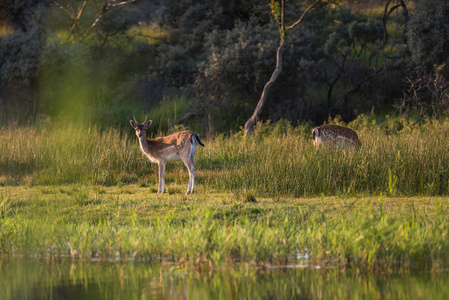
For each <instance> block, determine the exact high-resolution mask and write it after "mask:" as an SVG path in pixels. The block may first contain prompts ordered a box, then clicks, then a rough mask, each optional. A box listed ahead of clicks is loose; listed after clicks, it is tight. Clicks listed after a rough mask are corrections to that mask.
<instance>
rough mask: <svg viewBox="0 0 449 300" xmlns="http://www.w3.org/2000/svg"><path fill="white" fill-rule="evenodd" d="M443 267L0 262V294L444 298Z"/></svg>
mask: <svg viewBox="0 0 449 300" xmlns="http://www.w3.org/2000/svg"><path fill="white" fill-rule="evenodd" d="M447 282H449V274H448V273H447V272H439V273H430V272H421V273H413V274H405V275H404V274H403V275H390V276H360V275H354V274H352V275H351V274H347V273H341V272H338V271H337V270H324V269H312V268H292V267H280V268H270V269H265V270H260V269H256V268H253V267H248V266H245V267H232V268H231V267H228V268H226V267H221V268H220V269H218V270H217V269H215V270H213V271H201V272H199V271H197V270H193V269H189V270H185V269H177V268H176V267H175V266H174V265H164V266H161V264H149V263H143V262H141V263H139V262H128V263H123V262H81V261H71V260H69V259H66V260H65V259H59V260H47V261H46V260H43V259H12V260H1V259H0V299H2V300H4V299H5V300H9V299H26V300H31V299H32V300H34V299H96V300H98V299H449V289H448V288H447Z"/></svg>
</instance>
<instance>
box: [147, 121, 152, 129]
mask: <svg viewBox="0 0 449 300" xmlns="http://www.w3.org/2000/svg"><path fill="white" fill-rule="evenodd" d="M151 123H153V120H149V121H148V122H147V123H146V124H145V127H146V128H148V127H150V126H151Z"/></svg>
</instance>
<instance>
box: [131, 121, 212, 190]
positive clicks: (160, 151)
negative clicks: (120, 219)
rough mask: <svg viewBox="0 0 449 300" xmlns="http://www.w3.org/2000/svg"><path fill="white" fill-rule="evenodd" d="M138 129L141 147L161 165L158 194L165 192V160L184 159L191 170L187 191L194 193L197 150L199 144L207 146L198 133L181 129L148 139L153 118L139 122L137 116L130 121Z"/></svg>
mask: <svg viewBox="0 0 449 300" xmlns="http://www.w3.org/2000/svg"><path fill="white" fill-rule="evenodd" d="M129 122H130V123H131V126H132V127H133V128H134V129H135V130H136V135H137V137H138V138H139V143H140V149H141V150H142V152H143V154H145V155H146V156H147V157H148V158H149V159H150V161H151V162H153V163H157V164H158V166H159V189H158V191H157V193H158V194H160V193H165V191H166V189H165V162H167V161H179V160H182V161H183V162H184V164H185V165H186V167H187V169H188V170H189V187H188V188H187V193H186V195H188V194H191V193H193V191H194V189H195V151H196V147H197V145H200V146H202V147H205V146H204V144H203V143H201V141H200V138H199V136H198V135H197V134H195V133H192V132H190V131H181V132H177V133H174V134H171V135H168V136H164V137H158V138H154V139H151V140H149V139H147V138H146V136H145V132H146V130H147V129H148V127H150V125H151V123H152V122H153V121H152V120H150V121H148V122H147V118H146V117H145V121H144V122H143V123H138V122H137V121H136V118H134V121H133V120H130V121H129Z"/></svg>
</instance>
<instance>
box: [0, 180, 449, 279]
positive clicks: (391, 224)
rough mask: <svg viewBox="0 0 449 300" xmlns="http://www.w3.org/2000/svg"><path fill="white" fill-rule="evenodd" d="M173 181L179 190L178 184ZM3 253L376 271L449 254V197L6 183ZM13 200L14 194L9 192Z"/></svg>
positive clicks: (0, 230)
mask: <svg viewBox="0 0 449 300" xmlns="http://www.w3.org/2000/svg"><path fill="white" fill-rule="evenodd" d="M169 188H176V186H175V187H173V186H169ZM2 195H4V196H3V200H2V201H5V202H9V204H8V206H9V207H10V209H9V212H7V213H6V214H3V215H2V219H1V222H0V253H1V255H6V256H8V255H31V256H36V255H38V256H40V255H42V256H50V257H51V256H56V257H58V256H68V257H73V258H74V259H78V258H80V259H91V258H96V259H104V260H109V259H118V260H127V259H130V258H131V259H137V260H163V261H173V262H177V263H179V264H185V263H191V264H194V265H195V264H196V265H206V266H208V267H210V266H215V265H220V264H223V263H229V264H234V263H235V262H241V263H254V264H257V265H266V264H290V263H297V262H298V261H301V259H299V260H298V258H297V255H298V254H301V253H302V254H308V255H310V260H309V261H307V263H309V264H311V265H322V266H327V265H329V266H337V267H339V268H341V269H347V268H353V269H356V270H359V271H363V272H364V271H368V272H377V271H394V270H396V269H406V270H407V269H412V268H418V267H419V268H440V267H442V266H444V265H445V264H447V263H448V262H449V254H448V251H447V249H448V247H449V239H448V238H447V234H448V230H449V227H448V224H449V223H448V221H449V217H448V211H447V210H448V203H449V201H448V198H440V197H414V198H390V197H356V198H354V197H352V198H351V197H345V196H344V195H340V196H339V197H325V196H321V197H314V198H274V199H273V198H261V197H253V199H252V200H251V201H246V198H242V197H241V196H240V195H234V194H218V193H209V192H206V191H205V189H204V188H202V187H200V188H199V191H198V193H197V194H196V195H193V196H189V197H186V196H184V195H182V194H175V195H164V196H157V195H155V194H154V193H152V192H150V191H148V189H147V188H143V187H139V186H138V185H129V186H123V187H103V186H84V185H70V186H35V187H24V186H19V187H3V188H2ZM5 199H6V200H5Z"/></svg>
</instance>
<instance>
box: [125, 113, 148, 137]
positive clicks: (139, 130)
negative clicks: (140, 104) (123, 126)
mask: <svg viewBox="0 0 449 300" xmlns="http://www.w3.org/2000/svg"><path fill="white" fill-rule="evenodd" d="M129 123H130V124H131V126H132V127H133V128H134V129H135V130H136V135H137V137H138V138H139V139H140V138H141V137H145V131H146V130H147V129H148V127H150V125H151V123H153V121H152V120H149V121H148V122H147V116H145V121H143V123H139V122H137V121H136V117H134V121H133V120H129Z"/></svg>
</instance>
